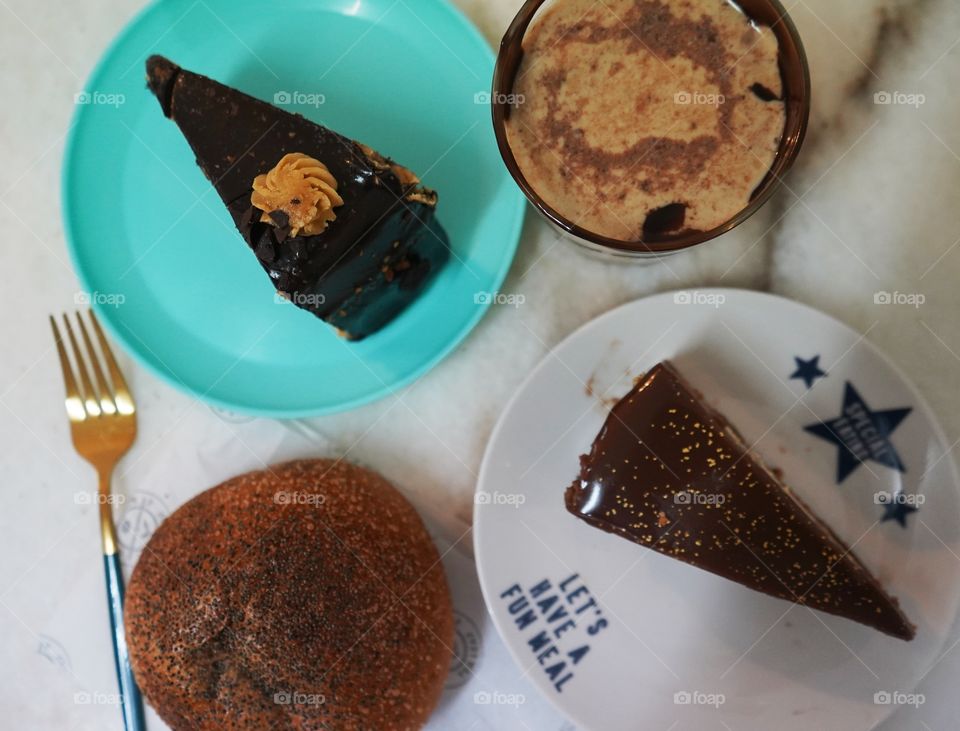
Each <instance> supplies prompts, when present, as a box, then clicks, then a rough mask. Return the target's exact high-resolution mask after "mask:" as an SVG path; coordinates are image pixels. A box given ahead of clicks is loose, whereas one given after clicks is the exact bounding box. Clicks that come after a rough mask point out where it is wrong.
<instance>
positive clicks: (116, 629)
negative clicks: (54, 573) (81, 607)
mask: <svg viewBox="0 0 960 731" xmlns="http://www.w3.org/2000/svg"><path fill="white" fill-rule="evenodd" d="M103 567H104V570H105V571H106V574H107V603H108V605H109V607H110V635H111V637H112V639H113V659H114V663H115V665H116V668H117V682H118V683H119V685H120V704H121V710H122V711H123V726H124V728H125V729H126V731H146V729H147V724H146V722H145V721H144V719H143V699H142V698H141V696H140V689H139V688H138V687H137V682H136V681H135V680H134V679H133V669H132V668H131V667H130V653H129V652H128V651H127V637H126V634H125V633H124V631H123V574H122V573H121V572H120V554H119V553H112V554H107V555H104V557H103Z"/></svg>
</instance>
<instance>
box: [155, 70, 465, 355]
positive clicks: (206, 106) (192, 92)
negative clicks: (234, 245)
mask: <svg viewBox="0 0 960 731" xmlns="http://www.w3.org/2000/svg"><path fill="white" fill-rule="evenodd" d="M147 83H148V86H149V87H150V90H151V91H152V92H153V93H154V94H155V95H156V97H157V99H158V100H159V101H160V106H161V107H162V109H163V113H164V114H165V115H166V116H167V117H169V118H170V119H172V120H173V121H174V122H176V123H177V126H178V127H179V128H180V131H181V132H182V133H183V135H184V137H186V139H187V142H188V143H189V144H190V147H191V148H192V149H193V152H194V155H195V156H196V160H197V164H198V165H199V166H200V169H201V170H202V171H203V173H204V174H205V175H206V176H207V178H208V179H209V180H210V182H211V183H212V184H213V186H214V187H215V188H216V189H217V193H219V194H220V198H221V199H222V200H223V203H224V205H225V206H226V207H227V210H228V211H229V212H230V215H231V216H232V217H233V221H234V223H235V224H236V226H237V229H238V230H239V231H240V234H241V235H242V236H243V238H244V240H245V241H246V242H247V245H248V246H249V247H250V248H251V249H252V250H253V252H254V254H256V257H257V260H258V261H259V262H260V266H262V267H263V269H264V271H265V272H266V273H267V274H268V275H269V277H270V281H271V283H272V285H273V288H274V290H276V292H277V293H279V294H280V295H281V296H283V297H286V298H287V299H289V300H290V301H291V302H293V304H295V305H297V306H298V307H301V308H303V309H304V310H307V311H308V312H311V313H313V314H314V315H316V316H317V317H320V318H322V319H323V320H326V321H327V322H328V323H330V324H331V325H333V326H334V327H335V328H337V330H338V331H339V332H340V333H341V334H342V335H344V336H345V337H347V338H350V339H354V340H359V339H360V338H363V337H366V336H367V335H370V334H371V333H374V332H376V331H377V330H379V329H380V328H382V327H383V326H384V325H386V324H387V323H389V322H390V321H391V320H392V319H393V318H395V317H396V316H397V315H398V314H399V313H400V312H401V311H402V310H403V309H404V308H405V307H406V306H407V305H409V304H410V303H411V302H412V301H413V300H414V299H415V298H416V297H417V295H418V294H419V293H420V292H421V291H422V290H423V288H424V287H425V286H426V284H427V282H428V281H429V280H430V278H431V277H432V276H433V275H434V274H436V272H437V271H438V270H439V269H440V268H441V267H442V265H443V264H444V262H446V260H447V259H448V257H449V252H450V247H449V241H448V239H447V235H446V233H445V232H444V230H443V228H442V227H441V226H440V224H439V223H438V222H437V220H436V217H435V209H436V206H437V194H436V193H435V192H434V191H432V190H430V189H428V188H425V187H423V186H422V185H421V184H420V181H419V179H418V178H417V176H416V175H414V173H412V172H411V171H410V170H408V169H407V168H404V167H402V166H400V165H398V164H396V163H395V162H393V160H391V159H389V158H387V157H384V156H383V155H380V154H379V153H377V152H376V151H374V150H372V149H371V148H369V147H367V146H366V145H363V144H361V143H359V142H355V141H354V140H351V139H348V138H347V137H344V136H342V135H340V134H338V133H336V132H334V131H332V130H330V129H327V128H326V127H323V126H322V125H319V124H316V123H314V122H311V121H310V120H308V119H306V118H305V117H303V116H301V115H299V114H293V113H291V112H288V111H285V110H283V109H280V108H278V107H275V106H273V105H271V104H268V103H266V102H264V101H260V100H259V99H255V98H254V97H252V96H249V95H247V94H244V93H243V92H241V91H238V90H237V89H234V88H232V87H229V86H225V85H224V84H221V83H219V82H217V81H214V80H213V79H209V78H207V77H206V76H201V75H199V74H195V73H193V72H191V71H187V70H186V69H183V68H181V67H180V66H177V65H176V64H175V63H173V62H172V61H170V60H168V59H166V58H164V57H162V56H151V57H150V58H149V59H147Z"/></svg>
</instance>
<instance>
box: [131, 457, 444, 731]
mask: <svg viewBox="0 0 960 731" xmlns="http://www.w3.org/2000/svg"><path fill="white" fill-rule="evenodd" d="M125 625H126V631H127V642H128V644H129V646H130V653H131V656H132V661H133V670H134V675H135V676H136V679H137V682H138V683H139V685H140V688H141V690H142V691H143V694H144V697H145V698H146V699H147V701H149V703H150V704H151V705H152V706H153V707H154V708H155V709H156V711H157V713H158V714H159V715H160V717H161V718H162V719H163V720H164V721H165V722H166V723H167V724H168V725H169V726H170V727H171V728H172V729H174V731H187V730H189V731H206V730H207V729H210V730H211V731H213V730H214V729H215V730H216V731H221V730H222V729H239V730H245V729H250V730H251V731H252V730H253V729H256V731H262V730H263V729H297V731H320V730H321V729H322V730H323V731H329V730H337V731H340V730H343V731H391V730H396V731H406V730H408V729H409V730H411V731H412V730H413V729H419V728H421V727H422V726H423V724H424V723H425V722H426V720H427V717H428V716H429V715H430V713H431V712H432V711H433V708H434V707H435V706H436V704H437V701H438V699H439V697H440V693H441V691H442V690H443V683H444V679H445V678H446V675H447V670H448V668H449V666H450V657H451V650H450V648H451V647H452V646H453V614H452V608H451V604H450V595H449V593H448V590H447V584H446V580H445V578H444V573H443V567H442V565H441V563H440V557H439V556H438V555H437V550H436V548H435V547H434V545H433V543H432V541H431V540H430V537H429V536H428V535H427V532H426V530H424V527H423V523H422V522H421V521H420V518H419V517H418V515H417V513H416V512H415V511H414V509H413V508H412V507H411V505H410V504H409V503H408V502H407V501H406V500H405V499H404V498H403V496H402V495H400V493H399V492H397V491H396V490H395V489H394V488H393V487H392V486H391V485H390V484H389V483H388V482H387V481H386V480H384V479H383V478H382V477H380V476H379V475H377V474H375V473H373V472H370V471H369V470H365V469H363V468H361V467H357V466H356V465H351V464H349V463H346V462H333V461H330V460H305V461H298V462H289V463H286V464H281V465H277V466H274V467H272V468H270V469H268V470H264V471H262V472H250V473H248V474H245V475H240V476H239V477H235V478H233V479H232V480H228V481H227V482H224V483H223V484H221V485H218V486H217V487H214V488H211V489H210V490H207V491H206V492H203V493H201V494H200V495H198V496H197V497H195V498H193V499H192V500H190V501H189V502H188V503H186V504H185V505H183V506H182V507H181V508H180V509H178V510H177V511H176V512H175V513H173V515H171V516H170V517H169V518H167V519H166V520H165V521H164V522H163V524H162V525H161V526H160V527H159V528H158V529H157V531H156V533H154V535H153V537H152V538H151V539H150V542H149V543H148V544H147V546H146V548H145V549H144V551H143V553H142V555H141V557H140V561H139V563H138V564H137V566H136V568H135V569H134V572H133V576H132V578H131V580H130V585H129V587H128V590H127V599H126V609H125Z"/></svg>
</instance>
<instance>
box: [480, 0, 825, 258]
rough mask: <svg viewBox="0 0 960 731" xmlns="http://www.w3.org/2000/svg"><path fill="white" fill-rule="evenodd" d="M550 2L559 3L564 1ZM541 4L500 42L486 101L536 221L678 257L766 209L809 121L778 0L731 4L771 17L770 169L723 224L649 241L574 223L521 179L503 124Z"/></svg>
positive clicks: (799, 57) (798, 59) (800, 58)
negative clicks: (776, 128)
mask: <svg viewBox="0 0 960 731" xmlns="http://www.w3.org/2000/svg"><path fill="white" fill-rule="evenodd" d="M554 1H555V2H562V1H563V0H554ZM546 2H548V0H526V1H525V2H524V4H523V5H522V6H521V8H520V10H519V11H518V12H517V15H516V16H515V17H514V19H513V21H512V22H511V23H510V26H509V27H508V28H507V31H506V33H505V34H504V36H503V39H502V40H501V42H500V50H499V52H498V54H497V61H496V65H495V67H494V71H493V88H492V91H491V95H490V106H491V114H492V116H493V129H494V134H495V136H496V140H497V147H498V148H499V150H500V155H501V157H502V158H503V161H504V164H505V165H506V167H507V170H508V171H509V172H510V175H511V176H513V179H514V180H515V181H516V183H517V185H518V186H519V187H520V189H521V190H522V191H523V193H524V195H526V197H527V200H528V201H530V203H531V204H532V205H533V206H534V207H535V208H536V209H537V210H538V211H539V212H540V214H541V215H543V216H544V217H546V218H547V219H548V220H550V221H551V222H552V223H553V224H554V225H556V226H558V227H559V228H560V229H562V230H564V231H565V232H567V233H568V234H570V235H572V236H574V237H576V238H579V239H582V240H583V241H586V242H589V243H590V244H593V245H596V246H598V247H601V248H603V249H607V250H610V251H611V253H619V254H621V255H636V256H642V255H644V254H666V253H672V252H675V251H681V250H684V249H688V248H691V247H693V246H697V245H699V244H702V243H705V242H707V241H710V240H711V239H715V238H717V237H718V236H721V235H722V234H725V233H727V232H728V231H730V230H732V229H734V228H736V227H737V226H739V225H740V224H741V223H743V222H744V221H746V220H747V219H748V218H750V217H751V216H752V215H753V214H754V213H756V212H757V211H758V210H760V208H762V207H763V206H764V204H766V203H767V201H768V200H769V199H770V197H771V196H772V195H773V193H774V192H775V191H776V190H777V188H778V187H779V184H780V183H781V182H782V177H783V176H784V175H785V174H786V172H787V171H788V170H789V169H790V168H791V167H792V166H793V163H794V161H795V160H796V158H797V155H798V154H799V153H800V148H801V147H802V146H803V141H804V139H805V137H806V133H807V129H808V127H809V120H810V96H811V94H810V86H811V80H810V66H809V63H808V61H807V55H806V51H805V50H804V47H803V42H802V40H801V38H800V33H799V31H798V30H797V27H796V25H795V24H794V22H793V20H792V19H791V17H790V15H789V13H788V12H787V10H786V8H785V7H784V6H783V4H782V3H781V2H780V0H737V2H734V3H733V4H735V5H736V6H737V7H738V8H740V9H741V10H742V11H743V12H744V14H746V15H747V16H748V17H749V18H751V19H752V20H755V21H757V22H761V21H762V18H757V17H755V16H758V15H760V13H758V12H757V10H758V9H765V10H766V11H767V13H768V14H769V15H772V16H773V17H774V22H773V23H762V22H761V24H763V25H767V26H768V27H770V28H771V30H773V32H774V34H775V35H776V37H777V42H778V44H779V52H778V61H779V66H780V76H781V80H782V84H783V92H782V95H783V99H784V103H785V111H786V120H785V123H784V132H783V135H782V136H781V137H780V144H779V147H778V149H777V154H776V156H775V158H774V161H773V164H772V165H771V166H770V169H769V170H768V171H767V174H766V175H765V176H764V178H763V180H762V181H761V182H760V183H759V185H758V186H757V187H756V188H755V189H754V191H753V193H752V195H751V198H750V202H749V203H748V204H747V205H746V206H745V207H744V208H743V209H741V210H740V211H739V212H738V213H737V214H736V215H734V216H732V217H730V218H729V219H728V220H727V221H725V222H724V223H722V224H720V225H719V226H716V227H714V228H712V229H710V230H708V231H689V232H687V233H681V234H677V235H675V236H669V237H665V238H663V239H659V240H652V241H643V240H636V241H625V240H621V239H615V238H611V237H608V236H603V235H601V234H598V233H595V232H593V231H590V230H589V229H586V228H583V227H581V226H579V225H577V224H575V223H573V221H571V220H570V219H569V218H567V217H566V216H564V215H563V214H562V213H560V212H559V211H557V210H556V209H555V208H553V207H552V206H550V205H549V204H548V203H547V202H546V201H544V200H543V198H542V197H541V196H540V194H539V193H537V191H536V190H535V189H534V188H533V186H532V185H531V184H530V183H529V181H528V180H527V178H526V176H525V175H524V174H523V171H522V170H521V169H520V165H519V164H518V163H517V160H516V157H515V156H514V154H513V150H512V149H511V147H510V143H509V140H508V139H507V131H506V122H507V118H508V117H509V115H510V110H511V108H512V105H511V104H510V103H509V101H510V99H512V93H513V85H514V81H515V79H516V75H517V71H518V70H519V67H520V62H521V61H522V59H523V39H524V37H525V35H526V32H527V29H528V28H529V26H530V24H531V22H532V21H533V18H534V16H535V15H536V14H537V11H538V10H539V9H540V7H541V6H542V5H543V4H544V3H546ZM758 6H760V7H759V8H758ZM751 7H752V11H751Z"/></svg>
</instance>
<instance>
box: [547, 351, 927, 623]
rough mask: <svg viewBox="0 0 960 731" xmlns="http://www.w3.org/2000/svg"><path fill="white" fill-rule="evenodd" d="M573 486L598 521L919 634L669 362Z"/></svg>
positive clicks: (571, 505)
mask: <svg viewBox="0 0 960 731" xmlns="http://www.w3.org/2000/svg"><path fill="white" fill-rule="evenodd" d="M580 462H581V468H580V476H579V478H578V479H577V480H576V481H575V482H574V483H573V484H572V485H571V486H570V487H569V488H567V491H566V495H565V498H566V505H567V510H569V511H570V512H571V513H573V514H574V515H576V516H577V517H578V518H581V519H582V520H584V521H586V522H587V523H589V524H590V525H592V526H595V527H597V528H600V529H602V530H605V531H608V532H610V533H615V534H617V535H620V536H623V537H624V538H627V539H628V540H631V541H633V542H635V543H639V544H640V545H642V546H646V547H648V548H652V549H653V550H655V551H658V552H660V553H662V554H664V555H666V556H672V557H673V558H676V559H679V560H681V561H685V562H686V563H689V564H691V565H693V566H697V567H698V568H701V569H705V570H707V571H710V572H712V573H714V574H717V575H719V576H722V577H724V578H727V579H731V580H732V581H736V582H738V583H740V584H743V585H744V586H746V587H748V588H750V589H754V590H756V591H761V592H763V593H765V594H769V595H771V596H775V597H778V598H780V599H786V600H787V601H791V602H796V603H797V604H802V605H805V606H808V607H811V608H812V609H819V610H821V611H824V612H829V613H830V614H835V615H838V616H840V617H846V618H847V619H852V620H853V621H855V622H860V623H861V624H865V625H868V626H870V627H874V628H876V629H878V630H880V631H881V632H885V633H886V634H888V635H892V636H894V637H898V638H900V639H903V640H911V639H913V637H914V635H915V634H916V629H915V627H914V626H913V624H911V622H910V621H909V620H908V619H907V617H906V616H905V615H904V613H903V611H901V609H900V607H899V605H898V603H897V600H896V599H894V598H893V597H891V596H890V595H889V594H887V593H886V592H885V591H884V589H883V587H882V586H881V585H880V582H879V581H877V579H876V578H874V576H873V575H872V574H871V573H870V571H869V570H868V569H867V568H866V567H865V566H864V565H863V564H862V563H861V562H860V561H859V560H858V559H857V557H856V556H855V555H854V554H853V552H852V551H851V550H850V549H849V548H848V547H847V546H845V545H844V544H843V542H842V541H841V540H840V539H839V538H838V537H837V536H836V535H835V534H834V533H833V531H831V530H830V528H829V527H827V526H826V525H825V524H824V523H823V522H821V521H820V520H819V519H818V518H817V517H816V516H815V515H814V514H813V513H812V512H811V511H810V510H809V508H807V506H806V505H804V503H803V502H802V501H801V500H800V499H799V498H797V496H796V495H794V494H793V492H792V491H791V490H790V488H788V487H787V486H786V485H784V484H783V483H782V482H781V481H780V479H778V477H777V476H776V475H775V474H774V472H773V471H772V470H770V469H769V468H768V467H766V466H765V465H764V464H763V462H761V460H760V459H759V458H757V457H756V456H754V455H753V454H752V453H751V452H750V450H749V448H748V446H747V445H746V444H745V443H744V441H743V439H742V438H741V437H740V435H739V434H738V433H737V432H736V430H735V429H734V428H733V427H732V426H731V425H730V423H729V422H728V421H727V420H726V418H724V417H723V415H721V414H720V413H718V412H717V411H716V410H715V409H713V408H711V407H710V406H708V405H707V404H705V403H704V402H703V400H702V399H701V398H700V397H699V395H698V394H697V392H696V391H695V390H694V389H692V388H691V387H690V385H689V384H688V383H687V382H686V380H685V379H684V378H683V376H681V375H680V373H678V372H677V370H676V369H675V368H674V367H673V366H672V365H671V364H670V363H666V362H664V363H660V364H658V365H657V366H655V367H654V368H653V369H652V370H650V372H649V373H647V374H646V375H645V376H644V377H643V378H641V379H640V380H639V381H638V382H637V384H636V386H635V387H634V388H633V389H632V390H631V391H630V393H628V394H627V395H626V396H625V397H624V398H623V399H622V400H621V401H620V402H619V403H617V405H616V406H614V408H613V410H612V411H611V413H610V415H609V416H608V417H607V420H606V423H605V424H604V425H603V428H602V429H601V430H600V434H599V435H598V436H597V438H596V440H595V441H594V443H593V447H592V449H591V450H590V453H589V454H588V455H585V456H583V457H581V458H580Z"/></svg>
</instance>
